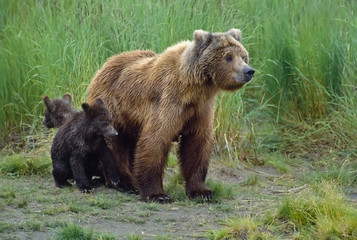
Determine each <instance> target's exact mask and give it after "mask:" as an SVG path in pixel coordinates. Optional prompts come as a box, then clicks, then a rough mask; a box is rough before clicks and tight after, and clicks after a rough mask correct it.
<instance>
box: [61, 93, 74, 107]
mask: <svg viewBox="0 0 357 240" xmlns="http://www.w3.org/2000/svg"><path fill="white" fill-rule="evenodd" d="M62 99H63V101H65V102H67V103H69V104H71V101H72V97H71V95H70V94H69V93H66V94H65V95H63V97H62Z"/></svg>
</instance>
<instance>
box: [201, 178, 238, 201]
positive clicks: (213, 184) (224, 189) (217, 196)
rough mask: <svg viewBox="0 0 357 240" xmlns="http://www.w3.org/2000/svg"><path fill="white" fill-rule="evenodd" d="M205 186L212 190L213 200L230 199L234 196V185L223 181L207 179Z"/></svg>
mask: <svg viewBox="0 0 357 240" xmlns="http://www.w3.org/2000/svg"><path fill="white" fill-rule="evenodd" d="M206 184H207V186H208V187H209V188H210V189H211V190H212V191H213V192H214V197H213V201H214V202H221V201H222V200H223V199H232V198H233V196H234V187H233V186H231V185H228V184H226V183H223V182H219V181H213V180H212V179H208V180H207V182H206Z"/></svg>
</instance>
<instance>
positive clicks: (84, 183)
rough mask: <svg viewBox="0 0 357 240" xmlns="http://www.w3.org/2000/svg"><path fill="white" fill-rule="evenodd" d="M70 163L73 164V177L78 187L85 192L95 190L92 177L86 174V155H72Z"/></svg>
mask: <svg viewBox="0 0 357 240" xmlns="http://www.w3.org/2000/svg"><path fill="white" fill-rule="evenodd" d="M69 163H70V165H71V169H72V172H73V177H74V180H75V181H76V185H77V187H78V189H79V190H81V191H82V192H84V193H91V192H93V187H92V186H91V184H90V179H89V177H88V176H87V175H86V172H85V168H84V166H83V164H85V159H84V157H83V156H81V155H75V156H72V157H71V158H70V159H69Z"/></svg>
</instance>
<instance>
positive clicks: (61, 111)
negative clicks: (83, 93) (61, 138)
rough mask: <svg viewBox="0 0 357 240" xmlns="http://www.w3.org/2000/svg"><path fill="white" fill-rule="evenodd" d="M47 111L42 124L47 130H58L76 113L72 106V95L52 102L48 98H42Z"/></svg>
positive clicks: (66, 95)
mask: <svg viewBox="0 0 357 240" xmlns="http://www.w3.org/2000/svg"><path fill="white" fill-rule="evenodd" d="M42 100H43V102H44V104H45V106H46V109H45V114H44V115H45V116H44V118H43V120H42V123H43V125H44V126H45V127H47V128H58V127H59V126H61V125H63V123H64V122H65V121H66V120H67V119H69V118H70V117H72V116H73V115H74V113H75V112H76V111H75V110H74V109H73V108H72V106H71V100H72V98H71V95H69V94H68V93H67V94H65V95H63V97H62V98H56V99H53V100H51V99H50V98H49V97H48V96H44V97H43V98H42Z"/></svg>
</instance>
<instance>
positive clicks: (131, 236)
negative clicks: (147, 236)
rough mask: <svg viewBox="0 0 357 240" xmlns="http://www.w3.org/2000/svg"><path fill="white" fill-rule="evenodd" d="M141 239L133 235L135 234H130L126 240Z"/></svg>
mask: <svg viewBox="0 0 357 240" xmlns="http://www.w3.org/2000/svg"><path fill="white" fill-rule="evenodd" d="M141 239H142V238H141V237H140V236H138V235H135V234H130V235H129V236H128V240H141Z"/></svg>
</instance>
